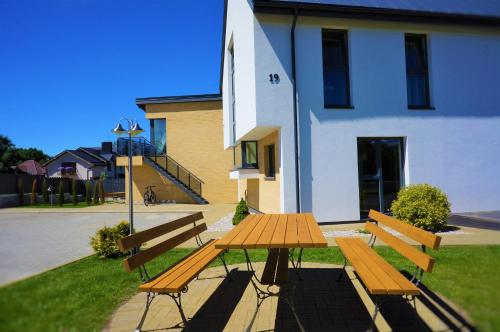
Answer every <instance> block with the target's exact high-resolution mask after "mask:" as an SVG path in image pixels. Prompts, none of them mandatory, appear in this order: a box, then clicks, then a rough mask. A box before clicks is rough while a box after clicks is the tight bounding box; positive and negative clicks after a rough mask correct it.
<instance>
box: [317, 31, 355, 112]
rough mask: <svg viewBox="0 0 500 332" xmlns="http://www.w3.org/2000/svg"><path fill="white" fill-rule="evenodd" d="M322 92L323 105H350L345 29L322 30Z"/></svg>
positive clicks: (345, 106) (343, 106) (328, 106)
mask: <svg viewBox="0 0 500 332" xmlns="http://www.w3.org/2000/svg"><path fill="white" fill-rule="evenodd" d="M323 92H324V98H325V100H324V102H325V107H327V108H350V107H351V100H350V98H351V97H350V91H349V60H348V51H347V31H344V30H323Z"/></svg>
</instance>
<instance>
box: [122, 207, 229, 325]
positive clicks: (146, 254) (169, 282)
mask: <svg viewBox="0 0 500 332" xmlns="http://www.w3.org/2000/svg"><path fill="white" fill-rule="evenodd" d="M201 219H203V214H202V213H201V212H198V213H195V214H192V215H189V216H186V217H183V218H180V219H177V220H174V221H171V222H168V223H165V224H163V225H159V226H156V227H153V228H150V229H148V230H145V231H142V232H138V233H136V234H133V235H129V236H127V237H125V238H123V239H120V240H118V242H117V245H118V248H120V250H122V251H125V250H131V252H132V254H131V255H130V256H129V257H128V258H126V259H125V262H124V264H125V270H127V271H128V272H130V271H132V270H135V269H139V274H140V276H141V280H142V281H143V283H142V284H141V285H140V286H139V291H141V292H146V293H147V298H146V306H145V310H144V313H143V315H142V318H141V320H140V322H139V324H138V326H137V329H136V331H140V329H141V328H142V324H143V323H144V320H145V318H146V314H147V312H148V310H149V306H150V305H151V302H152V301H153V299H154V298H155V297H156V296H157V295H168V296H170V297H171V298H172V299H173V300H174V302H175V304H176V305H177V308H178V310H179V314H180V316H181V319H182V323H183V324H184V326H186V324H187V319H186V317H185V315H184V311H183V310H182V302H181V295H182V294H183V293H186V292H187V290H188V284H189V282H191V281H192V280H193V279H194V278H196V277H197V276H198V275H199V274H200V273H201V272H202V271H203V270H204V269H205V268H206V267H207V266H208V265H209V264H210V263H211V262H213V261H214V260H215V259H216V258H220V259H221V260H222V263H223V264H224V268H225V270H226V273H227V276H228V277H229V271H228V269H227V266H226V263H225V260H224V256H223V255H224V252H225V250H224V249H216V248H215V243H216V242H217V240H210V241H208V242H206V243H203V242H202V240H201V237H200V234H201V233H202V232H204V231H205V230H207V225H206V224H205V223H201V224H199V225H197V224H196V222H197V221H198V220H201ZM183 227H186V228H187V230H184V231H182V232H180V233H179V234H177V235H174V236H172V237H170V238H168V239H167V240H164V241H162V242H160V243H158V244H156V245H153V246H152V247H150V248H147V249H144V250H142V251H140V250H139V248H140V246H141V245H142V244H143V243H145V242H146V241H150V240H153V239H155V238H158V237H160V236H163V235H165V234H168V233H170V232H172V231H175V230H179V229H181V228H183ZM192 238H195V240H196V243H197V244H198V246H199V247H198V249H196V250H194V251H193V252H191V253H190V254H189V255H187V256H186V257H184V258H182V259H181V260H179V261H177V262H176V263H174V264H173V265H172V266H170V267H168V268H167V269H166V270H164V271H162V272H161V273H159V274H157V275H156V276H154V277H149V275H148V272H147V270H146V266H145V263H147V262H149V261H151V260H152V259H154V258H156V257H158V256H160V255H162V254H163V253H165V252H167V251H168V250H170V249H173V248H175V247H177V246H178V245H180V244H182V243H184V242H186V241H188V240H190V239H192Z"/></svg>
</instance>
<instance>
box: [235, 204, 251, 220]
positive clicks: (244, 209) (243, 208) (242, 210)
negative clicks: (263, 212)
mask: <svg viewBox="0 0 500 332" xmlns="http://www.w3.org/2000/svg"><path fill="white" fill-rule="evenodd" d="M249 214H250V212H249V211H248V206H247V202H246V201H245V200H244V199H243V198H242V199H241V200H240V202H239V203H238V205H237V206H236V211H235V212H234V216H233V225H238V224H239V223H240V222H241V221H242V220H243V219H245V217H246V216H248V215H249Z"/></svg>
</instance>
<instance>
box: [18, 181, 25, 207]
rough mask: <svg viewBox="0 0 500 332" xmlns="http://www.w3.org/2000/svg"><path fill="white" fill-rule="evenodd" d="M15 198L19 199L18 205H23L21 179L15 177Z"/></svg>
mask: <svg viewBox="0 0 500 332" xmlns="http://www.w3.org/2000/svg"><path fill="white" fill-rule="evenodd" d="M17 199H18V200H19V206H23V205H24V186H23V179H21V178H19V179H17Z"/></svg>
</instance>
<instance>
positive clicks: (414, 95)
mask: <svg viewBox="0 0 500 332" xmlns="http://www.w3.org/2000/svg"><path fill="white" fill-rule="evenodd" d="M405 50H406V91H407V98H408V108H414V109H415V108H416V109H419V108H430V101H429V73H428V68H427V39H426V37H425V35H414V34H406V35H405Z"/></svg>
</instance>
